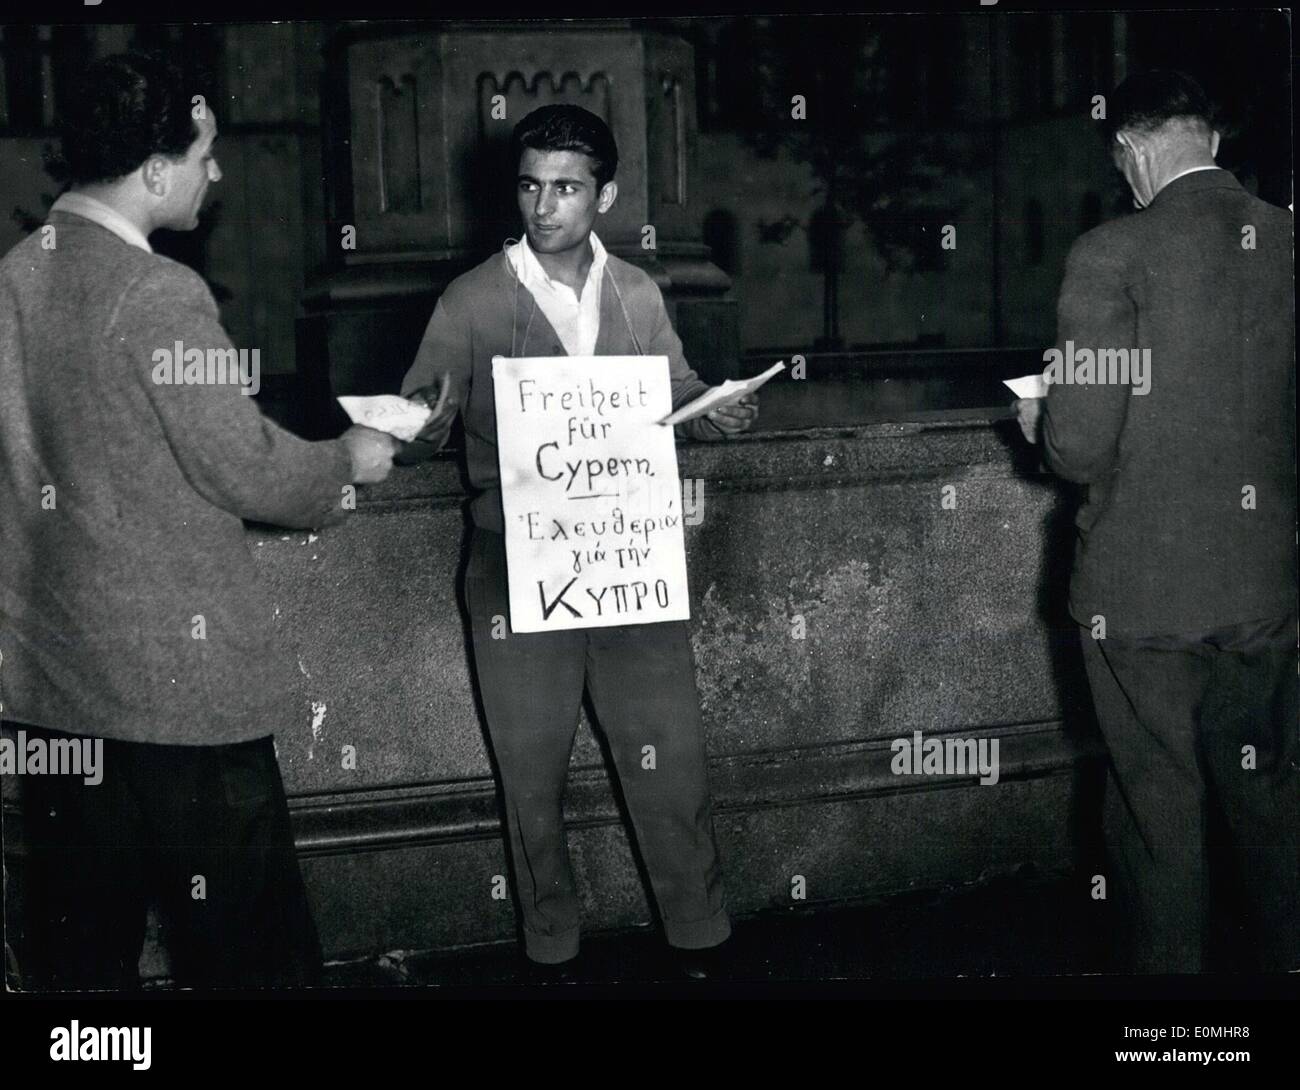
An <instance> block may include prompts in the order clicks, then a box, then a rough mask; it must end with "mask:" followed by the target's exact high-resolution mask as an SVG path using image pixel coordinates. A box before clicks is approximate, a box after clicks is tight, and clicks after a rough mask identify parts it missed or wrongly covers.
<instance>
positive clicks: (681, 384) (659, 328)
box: [646, 283, 722, 440]
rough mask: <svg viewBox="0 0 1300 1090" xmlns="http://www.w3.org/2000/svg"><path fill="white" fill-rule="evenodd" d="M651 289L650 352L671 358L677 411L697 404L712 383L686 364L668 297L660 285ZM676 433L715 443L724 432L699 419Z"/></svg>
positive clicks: (677, 429) (652, 354)
mask: <svg viewBox="0 0 1300 1090" xmlns="http://www.w3.org/2000/svg"><path fill="white" fill-rule="evenodd" d="M650 290H651V291H653V292H654V299H653V306H654V311H655V327H654V332H653V333H652V334H651V335H650V345H649V347H648V348H647V350H646V352H647V354H648V355H651V356H667V357H668V375H669V379H670V381H671V383H672V398H673V409H674V410H677V409H680V408H681V407H682V406H683V405H685V404H687V403H688V402H691V401H694V400H695V399H696V398H697V397H699V396H700V395H701V394H702V393H704V392H705V391H706V390H708V389H709V384H708V383H707V382H705V381H704V380H703V379H701V378H700V376H699V375H697V374H696V373H695V371H694V369H693V368H692V367H691V365H690V364H689V363H687V362H686V357H685V355H684V354H683V352H682V341H681V338H680V337H678V336H677V331H676V330H675V329H673V325H672V323H671V322H670V321H669V320H668V311H667V309H666V308H665V307H664V297H663V293H662V292H661V291H660V290H659V286H658V285H657V284H654V283H651V284H650ZM674 430H675V431H676V433H677V434H678V436H681V437H684V438H687V439H703V440H713V439H720V438H722V432H721V431H720V430H718V429H717V428H714V427H713V426H712V425H710V424H709V423H708V421H707V420H705V419H704V418H703V417H696V418H695V419H694V420H688V421H686V423H685V424H678V425H677V427H676V428H675V429H674Z"/></svg>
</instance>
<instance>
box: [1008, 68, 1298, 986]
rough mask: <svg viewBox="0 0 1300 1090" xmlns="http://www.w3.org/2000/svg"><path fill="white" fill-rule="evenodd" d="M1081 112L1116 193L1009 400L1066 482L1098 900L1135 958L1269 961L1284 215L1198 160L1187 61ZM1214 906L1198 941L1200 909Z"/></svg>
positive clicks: (1290, 480)
mask: <svg viewBox="0 0 1300 1090" xmlns="http://www.w3.org/2000/svg"><path fill="white" fill-rule="evenodd" d="M1107 108H1108V120H1107V137H1108V142H1109V144H1110V148H1111V153H1112V155H1113V157H1114V159H1115V163H1116V166H1117V167H1118V168H1119V169H1120V170H1121V171H1122V173H1123V174H1124V177H1125V179H1126V180H1127V182H1128V184H1129V187H1130V188H1131V189H1132V191H1133V197H1134V203H1135V204H1136V205H1137V207H1138V208H1140V209H1142V211H1141V212H1140V213H1139V214H1137V215H1133V216H1127V217H1124V218H1121V219H1119V220H1115V221H1113V222H1111V223H1107V224H1104V225H1102V226H1101V227H1098V228H1096V229H1095V230H1093V231H1090V232H1088V234H1086V235H1084V236H1083V237H1082V238H1080V239H1079V240H1078V241H1077V242H1076V243H1075V244H1074V247H1073V249H1072V250H1071V251H1070V256H1069V260H1068V262H1067V266H1066V271H1065V281H1064V284H1063V285H1062V287H1061V294H1060V301H1059V304H1058V328H1057V338H1058V345H1057V351H1059V352H1060V353H1061V354H1062V359H1061V360H1059V361H1058V360H1052V361H1050V362H1052V363H1053V364H1058V366H1056V367H1055V368H1053V367H1049V369H1048V370H1049V377H1050V378H1052V379H1053V380H1054V381H1053V382H1052V384H1051V385H1050V386H1049V387H1048V395H1047V397H1046V399H1045V401H1046V404H1045V405H1043V399H1035V400H1032V401H1026V402H1018V403H1017V405H1018V408H1019V412H1020V416H1021V424H1022V427H1024V428H1025V429H1026V434H1027V435H1028V436H1029V437H1030V438H1036V437H1037V435H1038V431H1039V429H1040V427H1041V437H1042V441H1043V445H1044V448H1045V452H1046V457H1047V462H1048V464H1049V465H1050V466H1051V467H1052V469H1054V470H1055V471H1056V472H1057V473H1059V474H1060V475H1061V476H1063V477H1065V478H1067V479H1069V480H1072V481H1077V482H1080V483H1082V484H1084V485H1086V486H1087V496H1086V500H1085V502H1084V504H1083V506H1082V508H1081V510H1080V511H1079V514H1078V518H1077V526H1078V536H1079V542H1078V549H1077V552H1076V555H1075V561H1074V574H1073V578H1072V581H1071V586H1070V611H1071V614H1072V616H1073V617H1074V619H1075V620H1076V621H1077V622H1078V623H1079V624H1080V625H1081V626H1082V628H1081V632H1082V641H1083V651H1084V659H1085V665H1086V667H1087V673H1088V679H1089V683H1090V686H1091V689H1092V695H1093V701H1094V704H1095V706H1096V710H1097V718H1098V721H1099V723H1100V726H1101V731H1102V734H1103V735H1104V736H1105V739H1106V744H1107V747H1108V749H1109V750H1110V756H1111V762H1112V766H1113V779H1112V783H1111V784H1110V786H1109V789H1108V793H1107V800H1106V810H1105V825H1106V832H1107V841H1108V845H1109V847H1110V849H1111V865H1110V867H1109V868H1108V874H1107V877H1108V878H1109V888H1108V892H1107V898H1108V900H1109V901H1111V903H1112V904H1114V905H1115V906H1116V908H1117V910H1118V912H1119V918H1120V919H1121V920H1122V921H1123V923H1124V925H1125V928H1124V930H1125V936H1124V937H1125V938H1126V939H1127V954H1128V957H1127V963H1128V965H1129V966H1130V967H1132V968H1134V969H1136V970H1138V971H1143V972H1163V973H1191V972H1201V971H1204V970H1206V969H1210V968H1222V967H1236V968H1250V969H1257V970H1264V971H1282V970H1287V969H1294V968H1297V967H1298V966H1300V957H1298V955H1297V945H1296V944H1297V938H1298V937H1300V913H1298V911H1297V875H1298V874H1300V857H1298V856H1300V822H1298V821H1297V807H1298V806H1300V774H1298V773H1297V764H1298V762H1300V749H1298V747H1297V685H1296V475H1295V474H1296V463H1295V319H1294V310H1293V299H1294V295H1293V280H1292V253H1293V250H1292V240H1293V220H1292V216H1291V215H1290V213H1288V212H1287V211H1285V210H1284V209H1281V208H1276V207H1274V206H1272V205H1270V204H1266V203H1265V202H1263V201H1261V200H1258V199H1256V198H1254V197H1252V196H1251V195H1250V194H1249V193H1247V192H1246V191H1245V190H1244V189H1243V188H1242V187H1241V185H1240V184H1239V183H1238V182H1237V180H1236V179H1235V178H1234V177H1233V176H1232V175H1231V174H1230V173H1228V171H1226V170H1222V169H1220V168H1218V167H1217V166H1216V165H1215V162H1214V156H1215V154H1216V153H1217V151H1218V145H1219V134H1218V133H1217V132H1216V131H1215V129H1214V125H1213V122H1212V118H1211V111H1210V108H1209V106H1208V104H1207V101H1206V98H1205V95H1204V93H1203V92H1202V91H1201V89H1200V87H1198V86H1197V85H1196V83H1195V82H1194V81H1192V80H1191V79H1189V78H1188V77H1187V76H1184V75H1182V74H1180V73H1176V72H1152V73H1148V74H1144V75H1136V76H1134V77H1131V78H1130V79H1129V80H1128V81H1126V82H1125V83H1124V84H1122V85H1121V86H1120V87H1119V89H1118V90H1117V91H1116V92H1115V94H1114V95H1113V96H1111V98H1110V100H1109V102H1108V103H1107ZM1117 350H1123V351H1124V352H1125V354H1126V357H1127V359H1128V361H1129V364H1130V367H1129V373H1128V377H1127V379H1125V378H1124V375H1123V372H1122V370H1118V369H1116V368H1113V367H1112V366H1110V362H1111V361H1114V360H1116V359H1117V358H1118V357H1116V356H1115V352H1116V351H1117ZM1085 351H1087V352H1090V353H1092V354H1093V355H1094V356H1095V359H1094V360H1093V362H1092V365H1091V366H1088V367H1084V366H1083V361H1084V357H1083V355H1082V353H1083V352H1085ZM1148 351H1149V356H1146V358H1145V359H1143V358H1142V356H1141V355H1138V356H1136V357H1135V354H1137V353H1146V352H1148ZM1102 353H1107V355H1108V357H1109V359H1108V362H1107V366H1106V367H1105V368H1103V356H1102ZM1070 356H1072V357H1073V359H1074V361H1075V363H1076V364H1077V366H1075V367H1066V366H1060V365H1059V364H1063V363H1064V362H1065V359H1064V357H1070ZM1053 370H1055V374H1052V372H1053ZM1220 849H1222V851H1221V852H1220ZM1234 899H1235V901H1236V902H1237V903H1236V904H1235V905H1232V907H1231V911H1230V912H1229V913H1224V914H1222V916H1221V918H1222V919H1225V920H1226V919H1232V920H1233V921H1234V923H1235V926H1236V928H1237V934H1236V935H1234V936H1232V938H1234V939H1236V940H1240V942H1239V943H1237V942H1234V943H1229V944H1228V945H1227V946H1226V948H1223V949H1219V948H1218V947H1217V944H1216V943H1214V942H1212V938H1213V937H1214V935H1215V931H1216V923H1217V920H1216V917H1219V916H1220V914H1219V913H1212V912H1211V904H1212V902H1215V901H1222V902H1223V904H1224V906H1225V907H1226V906H1227V905H1228V903H1229V902H1230V901H1231V900H1234ZM1234 945H1235V946H1239V948H1238V949H1236V950H1235V951H1234V950H1233V946H1234ZM1221 955H1227V956H1221Z"/></svg>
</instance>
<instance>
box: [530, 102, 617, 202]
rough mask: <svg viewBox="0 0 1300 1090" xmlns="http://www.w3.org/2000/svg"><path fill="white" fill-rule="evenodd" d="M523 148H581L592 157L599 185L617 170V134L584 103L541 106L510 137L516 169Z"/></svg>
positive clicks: (593, 170) (557, 149)
mask: <svg viewBox="0 0 1300 1090" xmlns="http://www.w3.org/2000/svg"><path fill="white" fill-rule="evenodd" d="M524 148H532V149H533V150H534V151H580V152H582V154H584V155H586V156H588V157H589V158H590V159H591V160H592V173H594V174H595V175H596V184H597V186H599V187H604V185H605V183H606V182H608V181H610V180H611V179H612V178H613V177H614V172H615V171H616V170H618V145H617V144H616V143H615V142H614V134H613V133H612V132H610V131H609V126H608V125H606V124H605V122H604V121H602V120H601V119H600V118H599V117H597V116H596V115H595V114H593V113H592V112H591V111H590V110H584V109H583V108H582V107H581V106H570V105H566V104H560V105H555V106H540V107H538V108H537V109H536V110H534V111H533V112H532V113H530V114H529V115H528V116H527V117H525V118H524V119H523V120H522V121H520V122H519V124H518V125H516V126H515V131H514V133H513V134H512V135H511V137H510V160H511V162H512V163H514V165H515V169H516V170H518V169H519V159H520V157H521V156H522V155H523V154H524Z"/></svg>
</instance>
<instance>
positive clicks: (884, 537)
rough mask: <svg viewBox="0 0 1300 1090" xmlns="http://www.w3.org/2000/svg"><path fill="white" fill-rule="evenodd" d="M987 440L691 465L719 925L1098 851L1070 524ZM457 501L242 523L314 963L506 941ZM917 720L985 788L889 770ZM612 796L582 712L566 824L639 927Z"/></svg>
mask: <svg viewBox="0 0 1300 1090" xmlns="http://www.w3.org/2000/svg"><path fill="white" fill-rule="evenodd" d="M968 416H969V414H968ZM1012 426H1014V425H1012ZM1005 428H1006V425H1005V424H1000V425H993V424H991V423H990V420H989V419H988V418H987V417H986V418H984V419H974V420H972V419H969V418H968V419H965V420H960V421H942V420H939V421H933V422H930V423H926V424H897V425H872V426H864V427H856V428H843V429H825V430H819V431H804V432H799V433H766V434H764V433H758V434H755V435H752V436H749V437H746V438H743V439H741V440H738V441H735V442H732V443H728V444H725V445H707V444H691V445H688V446H685V447H683V448H681V450H680V457H681V472H682V476H683V477H684V478H690V479H692V480H695V481H697V482H703V496H704V507H703V519H702V521H701V523H700V524H699V525H696V526H691V527H688V529H687V550H688V559H689V568H690V579H691V592H692V618H693V619H692V629H693V633H694V645H695V653H696V659H697V677H698V683H699V687H700V692H701V700H702V704H703V711H704V718H705V721H706V729H707V748H708V752H709V755H710V762H711V765H710V776H711V780H712V784H713V791H714V798H715V804H716V811H717V812H716V824H717V830H718V836H719V840H720V843H721V848H722V852H723V859H724V867H725V872H726V883H727V887H726V888H727V896H728V902H729V904H730V906H731V908H732V910H733V911H734V912H736V913H739V914H743V913H746V912H753V911H758V910H762V909H765V908H771V907H779V906H787V907H788V906H790V905H792V904H795V903H799V902H792V899H791V889H792V879H793V876H795V875H802V876H803V877H804V879H805V883H806V889H807V902H805V903H808V902H826V901H834V900H839V899H845V898H857V897H864V896H873V895H878V894H887V893H890V892H895V891H901V890H907V889H913V888H927V887H940V886H945V885H952V884H960V883H967V882H974V881H978V880H980V879H983V878H987V877H990V876H993V875H995V874H1004V873H1011V872H1014V871H1016V870H1017V869H1019V868H1022V867H1025V866H1032V867H1035V868H1038V869H1039V870H1040V871H1044V872H1047V871H1051V872H1065V871H1069V870H1071V869H1072V868H1074V867H1075V866H1076V865H1077V864H1078V863H1079V861H1080V858H1081V855H1080V853H1081V852H1083V851H1085V850H1086V849H1087V843H1088V838H1087V836H1086V835H1085V834H1086V832H1087V827H1088V821H1089V819H1088V817H1087V811H1088V808H1089V805H1090V804H1089V799H1090V797H1091V788H1090V787H1089V784H1090V783H1091V782H1092V781H1093V779H1095V773H1096V766H1095V761H1093V760H1092V758H1093V757H1095V754H1096V752H1097V749H1096V745H1095V742H1094V741H1093V740H1092V736H1091V734H1090V732H1089V730H1088V724H1087V711H1086V708H1087V699H1086V695H1083V694H1084V693H1085V690H1084V689H1083V688H1082V681H1081V678H1080V677H1079V674H1078V664H1077V661H1076V655H1077V651H1076V649H1075V646H1074V643H1073V640H1074V634H1073V630H1072V629H1071V628H1070V626H1069V625H1068V623H1067V622H1066V621H1065V620H1064V618H1063V616H1062V615H1061V614H1060V612H1059V604H1058V603H1059V601H1060V600H1061V597H1062V594H1063V578H1064V575H1065V571H1066V568H1065V567H1064V565H1066V564H1068V546H1069V531H1068V525H1069V520H1068V515H1067V514H1066V513H1065V511H1064V509H1063V502H1064V497H1063V496H1062V493H1061V489H1060V486H1059V485H1057V484H1056V483H1055V482H1053V481H1052V480H1051V479H1050V478H1047V477H1046V476H1044V475H1041V474H1040V473H1039V472H1038V471H1037V467H1036V466H1035V465H1033V464H1031V463H1025V462H1023V461H1018V459H1023V458H1024V453H1023V450H1022V446H1023V445H1022V444H1018V443H1013V442H1012V441H1011V438H1010V434H1009V432H1007V431H1006V430H1005ZM949 486H951V487H950V488H949ZM696 487H699V486H698V485H697V486H696ZM463 495H464V494H463V491H462V489H461V485H460V479H459V472H458V470H457V467H456V465H455V463H454V462H453V461H450V460H446V461H439V462H434V463H431V464H428V465H425V466H421V467H415V468H408V469H399V470H397V471H395V472H394V474H393V476H392V477H391V478H390V479H389V481H387V482H385V483H384V484H383V485H380V486H376V487H374V488H371V489H367V490H365V491H364V492H363V496H362V498H361V501H360V502H359V505H358V511H357V513H356V515H355V516H354V517H353V518H352V519H351V520H350V521H349V522H347V523H346V524H344V525H343V526H341V527H337V528H334V529H331V530H328V531H326V532H324V533H322V534H320V535H308V534H301V533H299V534H288V535H286V534H282V533H278V532H271V531H258V530H255V531H251V532H250V533H251V542H250V544H251V545H252V548H253V552H254V554H255V556H256V557H257V560H258V563H259V567H260V569H261V571H262V572H263V574H264V575H265V577H266V578H267V580H268V581H269V583H270V586H271V587H272V589H273V593H274V596H275V599H276V601H277V603H278V606H279V615H278V623H279V624H280V626H281V631H282V632H283V635H284V639H285V641H286V642H287V643H288V644H289V645H291V646H292V648H293V652H294V655H295V657H296V658H297V661H298V665H299V669H298V672H297V675H296V677H295V678H294V685H295V692H296V695H297V696H298V698H299V704H300V705H301V707H302V709H303V711H302V716H301V718H300V719H299V720H297V721H295V722H293V723H289V724H285V727H284V729H283V730H282V731H281V733H280V734H279V735H278V749H279V754H280V761H281V764H282V766H283V768H284V774H285V779H286V783H287V785H288V788H289V791H290V793H291V795H292V796H293V798H292V804H293V810H294V819H295V823H296V827H297V830H298V834H299V844H300V848H301V851H302V855H303V865H304V869H305V872H306V875H307V879H308V884H309V887H310V889H311V892H312V896H313V900H314V904H315V908H316V912H317V915H318V920H319V923H320V927H321V932H322V938H323V941H324V943H325V946H326V949H327V954H328V955H329V956H332V957H346V956H351V955H360V954H365V953H375V952H378V951H382V950H391V949H427V948H442V947H455V946H462V945H467V944H475V943H482V942H491V941H498V940H505V939H509V938H511V937H512V936H513V934H514V926H515V924H514V914H513V908H512V905H511V902H510V901H508V900H505V901H503V900H493V899H492V897H491V890H492V883H493V876H494V875H498V874H506V873H508V871H507V862H506V858H505V853H504V844H503V842H502V839H501V829H500V821H499V814H498V808H497V802H496V795H495V788H494V781H493V778H492V771H491V764H490V758H489V756H488V752H487V747H486V744H485V735H484V730H483V727H482V726H481V722H480V717H479V712H478V710H477V703H476V695H475V691H474V686H473V681H472V677H473V675H472V669H471V666H470V664H469V662H468V651H467V648H468V639H467V632H466V628H465V620H464V617H463V610H462V607H461V605H460V603H459V595H458V587H459V570H460V568H461V565H462V545H463V539H464V537H465V529H464V527H465V523H464V518H463V516H462V510H461V509H462V504H463ZM945 498H946V500H947V503H946V504H945ZM800 634H802V638H798V637H799V635H800ZM918 730H919V731H921V732H922V733H923V735H924V736H926V737H929V736H934V735H953V736H960V737H962V738H988V739H994V738H996V739H998V741H999V753H1000V775H999V779H998V782H997V783H996V784H995V785H987V786H981V785H979V784H978V783H977V781H976V778H975V777H973V776H967V777H964V778H963V777H958V778H944V777H936V776H907V775H903V776H899V775H895V774H894V773H893V772H892V771H891V760H892V757H893V753H892V751H891V748H890V743H891V741H892V740H894V739H895V738H899V737H903V738H910V737H911V736H912V732H914V731H918ZM345 746H351V747H353V748H354V750H355V762H352V763H354V764H355V767H354V768H350V767H345V765H346V764H348V763H350V762H348V761H346V760H345V757H344V755H345V751H344V748H343V747H345ZM619 807H620V804H619V802H618V800H617V795H616V792H615V791H614V790H613V788H612V786H611V783H610V778H609V777H608V775H607V773H606V771H605V761H604V759H603V756H602V750H601V747H600V744H599V742H598V734H597V733H596V732H594V731H593V730H592V729H591V727H590V724H589V723H588V722H586V721H584V723H583V725H582V727H581V728H580V730H579V734H578V740H577V743H576V745H575V748H574V753H573V758H572V768H571V780H570V787H569V793H568V797H567V805H566V815H567V819H568V824H569V837H570V850H571V852H572V855H573V860H574V868H575V872H576V874H577V878H578V882H579V886H580V890H581V893H582V896H583V899H584V904H585V911H586V923H587V926H589V927H592V928H607V927H618V926H627V925H635V924H642V923H646V922H649V921H650V920H651V919H652V914H651V909H650V906H649V904H648V902H647V896H646V893H645V891H644V885H643V883H642V881H641V879H640V876H639V873H638V866H637V862H636V859H635V855H634V852H633V849H632V848H631V846H630V844H629V840H628V837H627V835H626V833H625V831H624V827H623V825H622V824H621V823H620V809H619ZM1081 822H1082V824H1081Z"/></svg>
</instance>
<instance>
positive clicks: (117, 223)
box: [50, 191, 595, 253]
mask: <svg viewBox="0 0 1300 1090" xmlns="http://www.w3.org/2000/svg"><path fill="white" fill-rule="evenodd" d="M50 211H51V212H68V213H71V214H72V215H74V216H80V217H81V218H82V219H87V220H90V222H91V223H97V224H99V226H100V227H103V228H104V229H105V230H107V231H112V232H113V234H115V235H117V237H118V238H120V239H121V240H122V241H123V242H126V243H130V245H132V246H138V247H139V248H140V249H141V250H144V251H146V252H148V253H153V247H152V246H150V245H149V240H148V239H147V238H146V237H145V236H144V235H143V234H141V232H140V228H138V227H137V226H136V225H135V224H134V223H132V222H131V221H130V220H129V219H127V218H126V217H125V216H124V215H122V214H121V213H120V212H118V211H117V210H116V209H114V208H110V207H109V206H108V205H106V204H105V203H104V202H103V201H98V200H96V199H95V198H94V197H88V196H87V195H86V194H85V193H73V192H71V191H69V192H67V193H64V194H63V196H61V197H60V198H59V199H58V200H57V201H55V202H54V204H52V205H51V206H50ZM592 237H593V238H595V236H594V235H593V236H592Z"/></svg>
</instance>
